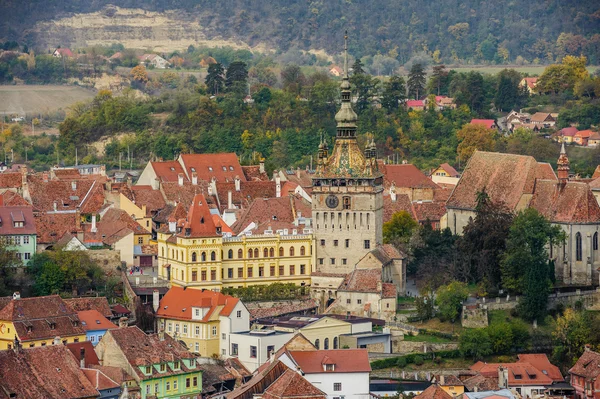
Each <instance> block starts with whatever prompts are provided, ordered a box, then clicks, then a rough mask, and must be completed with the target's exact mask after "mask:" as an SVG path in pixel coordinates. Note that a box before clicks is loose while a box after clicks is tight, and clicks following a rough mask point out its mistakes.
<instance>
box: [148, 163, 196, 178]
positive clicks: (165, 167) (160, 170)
mask: <svg viewBox="0 0 600 399" xmlns="http://www.w3.org/2000/svg"><path fill="white" fill-rule="evenodd" d="M150 164H151V166H152V169H154V173H156V178H157V179H159V180H160V181H161V182H162V183H165V182H175V183H177V180H178V176H179V174H180V173H181V174H183V176H184V179H187V177H186V176H185V172H184V170H183V168H182V167H181V164H180V163H179V162H177V161H160V162H151V163H150Z"/></svg>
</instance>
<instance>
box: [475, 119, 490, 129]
mask: <svg viewBox="0 0 600 399" xmlns="http://www.w3.org/2000/svg"><path fill="white" fill-rule="evenodd" d="M471 125H484V126H485V127H487V128H488V129H492V128H493V127H494V126H495V125H496V121H495V120H493V119H471Z"/></svg>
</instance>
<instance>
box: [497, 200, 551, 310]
mask: <svg viewBox="0 0 600 399" xmlns="http://www.w3.org/2000/svg"><path fill="white" fill-rule="evenodd" d="M561 236H562V234H561V231H560V228H559V227H557V226H552V225H551V224H550V222H548V220H546V219H545V218H544V217H543V216H542V215H541V214H540V213H539V212H538V211H536V210H535V209H533V208H527V209H525V210H524V211H521V212H519V213H518V214H517V216H516V217H515V218H514V220H513V223H512V226H511V227H510V233H509V237H508V240H507V244H506V251H505V252H504V257H503V259H502V261H501V269H502V285H503V286H504V287H505V288H506V289H509V290H511V291H513V292H521V293H523V294H524V296H523V298H522V300H521V301H520V302H519V309H518V310H519V313H520V314H521V315H522V316H523V318H525V319H526V320H535V319H539V318H541V317H542V316H543V315H544V314H545V313H546V308H547V304H548V294H549V292H550V287H551V286H552V280H553V277H554V270H553V268H551V267H550V264H549V262H548V253H547V251H546V247H547V245H548V244H551V243H552V244H554V243H555V242H556V241H557V240H558V239H559V238H560V237H561Z"/></svg>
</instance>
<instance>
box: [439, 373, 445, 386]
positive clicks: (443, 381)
mask: <svg viewBox="0 0 600 399" xmlns="http://www.w3.org/2000/svg"><path fill="white" fill-rule="evenodd" d="M445 382H446V379H445V378H444V375H443V374H441V375H440V385H446V384H445Z"/></svg>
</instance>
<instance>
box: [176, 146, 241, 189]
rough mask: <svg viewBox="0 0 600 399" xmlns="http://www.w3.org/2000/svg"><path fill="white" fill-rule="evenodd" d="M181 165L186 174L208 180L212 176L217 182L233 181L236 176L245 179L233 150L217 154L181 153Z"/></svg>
mask: <svg viewBox="0 0 600 399" xmlns="http://www.w3.org/2000/svg"><path fill="white" fill-rule="evenodd" d="M180 157H181V160H182V162H183V165H185V170H186V172H187V175H188V176H190V177H191V176H192V173H194V172H196V173H197V174H198V179H201V180H204V181H207V182H208V181H210V180H211V179H212V178H213V177H215V178H216V179H217V181H218V182H227V181H230V182H231V181H233V180H234V178H235V177H236V176H238V177H239V178H240V180H242V181H246V175H244V171H243V170H242V167H241V165H240V162H239V161H238V158H237V155H236V154H235V153H233V152H229V153H219V154H181V155H180Z"/></svg>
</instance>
